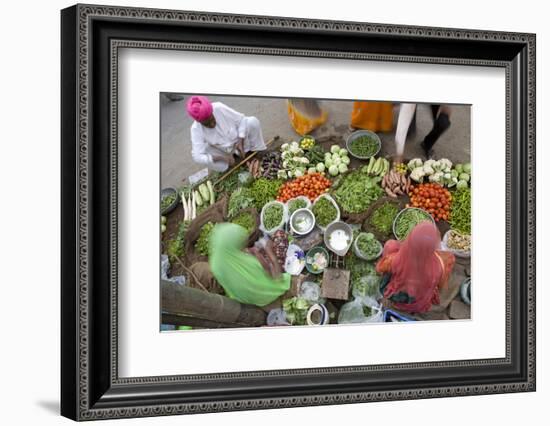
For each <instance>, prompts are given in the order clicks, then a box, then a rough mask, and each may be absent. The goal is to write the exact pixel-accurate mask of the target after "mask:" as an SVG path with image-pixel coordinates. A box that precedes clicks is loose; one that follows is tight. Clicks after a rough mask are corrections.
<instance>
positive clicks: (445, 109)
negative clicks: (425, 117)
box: [420, 105, 451, 158]
mask: <svg viewBox="0 0 550 426" xmlns="http://www.w3.org/2000/svg"><path fill="white" fill-rule="evenodd" d="M431 109H432V115H433V118H434V125H433V127H432V130H431V131H430V133H428V134H427V135H426V137H425V138H424V140H423V141H422V143H421V144H420V146H421V147H422V149H423V150H424V155H425V156H426V158H430V157H431V156H432V155H433V149H432V148H433V146H434V145H435V143H436V142H437V140H438V139H439V138H440V137H441V135H442V134H443V133H445V131H446V130H447V129H448V128H449V127H450V126H451V120H450V116H451V107H449V106H447V105H431Z"/></svg>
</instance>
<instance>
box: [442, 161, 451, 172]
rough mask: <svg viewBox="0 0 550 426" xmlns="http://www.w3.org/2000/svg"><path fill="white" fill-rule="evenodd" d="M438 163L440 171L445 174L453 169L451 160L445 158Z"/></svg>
mask: <svg viewBox="0 0 550 426" xmlns="http://www.w3.org/2000/svg"><path fill="white" fill-rule="evenodd" d="M439 163H440V164H441V169H442V170H443V171H445V172H448V171H450V170H451V168H452V167H453V163H452V162H451V160H449V159H447V158H442V159H440V160H439Z"/></svg>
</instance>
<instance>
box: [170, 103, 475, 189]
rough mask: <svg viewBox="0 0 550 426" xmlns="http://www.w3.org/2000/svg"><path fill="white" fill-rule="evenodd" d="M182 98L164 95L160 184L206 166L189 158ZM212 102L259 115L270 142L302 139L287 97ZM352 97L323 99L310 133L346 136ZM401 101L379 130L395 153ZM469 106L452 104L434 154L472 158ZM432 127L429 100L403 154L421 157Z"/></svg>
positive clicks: (385, 151) (175, 182)
mask: <svg viewBox="0 0 550 426" xmlns="http://www.w3.org/2000/svg"><path fill="white" fill-rule="evenodd" d="M182 96H183V98H184V99H183V100H177V101H172V100H170V99H169V98H168V96H166V95H164V94H162V95H161V96H160V120H161V129H160V130H161V131H160V139H161V185H162V187H163V188H164V187H167V186H173V187H178V186H181V185H182V183H183V182H184V181H185V180H186V178H187V177H188V176H190V175H191V174H193V173H195V172H197V171H199V170H200V169H202V168H203V166H200V165H198V164H195V163H194V162H193V160H192V158H191V155H190V154H191V135H190V127H191V124H192V119H191V118H190V117H189V116H188V115H187V113H186V111H185V100H186V99H187V96H186V95H182ZM209 98H210V100H212V101H213V102H214V101H216V102H223V103H225V104H226V105H228V106H230V107H231V108H233V109H235V110H237V111H239V112H242V113H243V114H245V115H247V116H255V117H257V118H258V119H259V120H260V123H261V125H262V132H263V136H264V139H265V140H266V141H268V140H270V139H271V138H273V137H274V136H276V135H278V136H280V138H281V140H283V141H285V142H288V141H292V140H298V139H299V138H300V136H299V135H298V134H296V132H295V131H294V129H293V128H292V126H291V125H290V122H289V120H288V115H287V109H286V99H280V98H251V97H239V96H210V97H209ZM352 104H353V103H352V102H350V101H332V100H331V101H328V100H325V101H321V105H322V107H323V108H324V109H325V110H327V111H328V120H327V122H326V123H325V124H324V125H323V126H321V127H320V128H318V129H316V130H315V131H313V132H312V135H313V136H315V137H316V138H319V137H323V136H331V135H335V136H341V137H345V136H346V135H347V134H348V133H349V129H348V127H349V123H350V116H351V110H352ZM398 110H399V109H398V106H396V107H395V108H394V130H393V131H392V132H389V133H379V136H380V138H381V139H382V150H381V155H393V154H394V152H395V147H394V132H395V126H396V125H397V114H398ZM470 124H471V121H470V107H469V106H466V105H455V106H452V115H451V127H450V128H449V130H447V132H445V133H444V134H443V135H442V136H441V138H440V139H439V141H438V142H437V144H436V145H435V147H434V151H435V157H436V158H449V159H451V160H452V161H453V162H466V161H469V158H470ZM431 128H432V115H431V111H430V108H429V105H419V106H418V108H417V114H416V132H412V133H411V134H410V135H409V137H408V139H407V143H406V146H405V158H414V157H420V156H422V150H421V149H420V141H422V139H423V138H424V136H425V135H426V134H427V133H428V132H429V131H430V130H431Z"/></svg>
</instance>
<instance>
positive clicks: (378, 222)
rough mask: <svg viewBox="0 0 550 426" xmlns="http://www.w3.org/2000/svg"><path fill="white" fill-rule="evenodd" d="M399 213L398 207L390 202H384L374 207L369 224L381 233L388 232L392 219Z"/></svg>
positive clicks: (389, 231) (390, 229)
mask: <svg viewBox="0 0 550 426" xmlns="http://www.w3.org/2000/svg"><path fill="white" fill-rule="evenodd" d="M397 213H399V208H398V207H397V206H396V205H395V204H394V203H391V202H389V201H388V202H385V203H383V204H381V205H380V206H377V207H376V210H374V212H373V213H372V215H371V217H370V220H369V224H370V225H371V226H372V227H373V228H374V229H375V230H376V231H378V232H380V233H381V234H386V235H388V234H390V233H391V231H392V225H393V220H394V219H395V216H397Z"/></svg>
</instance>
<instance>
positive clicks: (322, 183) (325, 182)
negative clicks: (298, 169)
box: [277, 173, 331, 203]
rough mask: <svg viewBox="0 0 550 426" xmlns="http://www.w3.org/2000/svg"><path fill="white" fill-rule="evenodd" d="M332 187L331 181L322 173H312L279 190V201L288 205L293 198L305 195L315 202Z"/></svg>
mask: <svg viewBox="0 0 550 426" xmlns="http://www.w3.org/2000/svg"><path fill="white" fill-rule="evenodd" d="M330 185H331V182H330V180H329V179H327V178H326V177H324V176H323V175H322V174H321V173H310V174H307V175H304V176H300V177H298V178H296V179H293V180H291V181H289V182H287V183H285V184H284V185H283V186H281V188H279V194H278V196H277V201H281V202H283V203H286V202H287V201H288V200H290V199H291V198H294V197H298V196H299V195H304V196H306V197H308V198H309V199H310V200H312V201H313V200H314V199H315V198H317V197H318V196H319V195H321V194H323V193H325V192H327V190H328V188H330Z"/></svg>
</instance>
